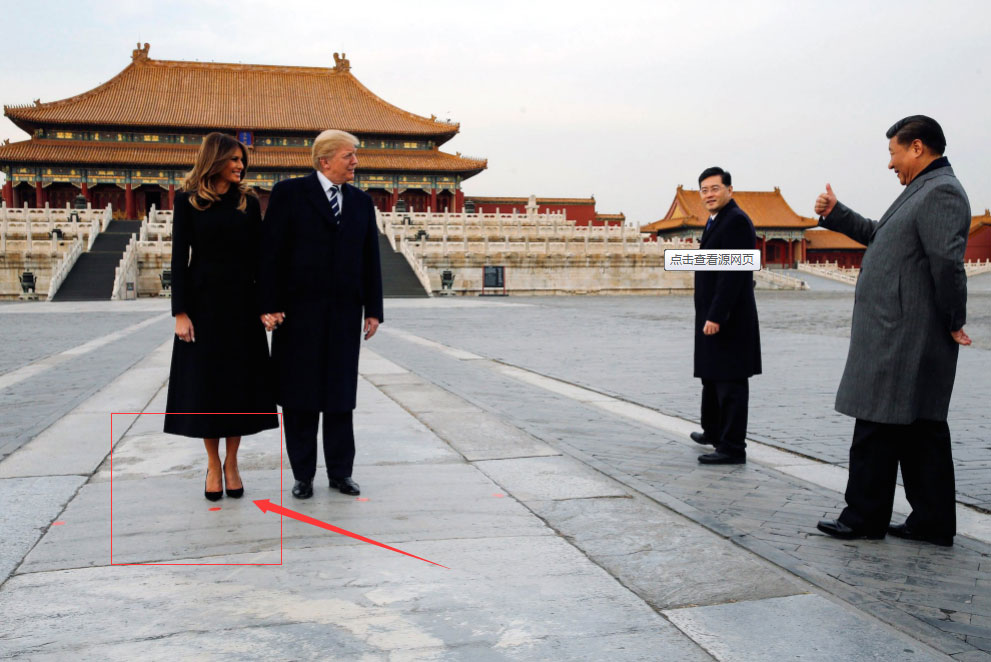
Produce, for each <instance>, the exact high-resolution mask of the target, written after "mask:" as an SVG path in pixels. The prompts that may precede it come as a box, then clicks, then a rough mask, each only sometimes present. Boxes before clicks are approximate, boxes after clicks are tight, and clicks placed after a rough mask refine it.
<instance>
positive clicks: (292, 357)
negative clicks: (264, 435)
mask: <svg viewBox="0 0 991 662" xmlns="http://www.w3.org/2000/svg"><path fill="white" fill-rule="evenodd" d="M357 147H358V139H357V138H356V137H354V136H352V135H351V134H349V133H345V132H343V131H335V130H330V131H324V132H323V133H321V134H320V135H319V136H317V138H316V140H315V141H314V143H313V167H314V168H315V170H316V172H313V173H311V174H309V175H307V176H305V177H299V178H296V179H288V180H285V181H281V182H279V183H278V184H276V185H275V186H274V187H273V188H272V195H271V197H270V198H269V203H268V210H267V211H266V214H265V221H264V222H263V223H262V240H263V244H262V248H261V264H260V267H259V276H258V280H259V296H260V307H261V310H262V311H263V313H262V316H261V318H262V322H263V323H264V324H265V326H266V328H268V329H275V331H274V333H273V336H272V360H273V362H274V364H275V373H276V388H277V401H278V403H279V404H280V405H282V416H283V421H284V423H285V435H286V451H287V452H288V454H289V462H290V464H291V465H292V470H293V476H294V477H295V479H296V482H295V484H294V485H293V489H292V494H293V496H294V497H296V498H299V499H307V498H309V497H311V496H313V477H314V475H315V474H316V469H317V425H318V422H319V419H320V414H321V413H323V452H324V461H325V463H326V465H327V477H328V479H329V481H330V487H331V489H337V490H340V491H341V492H342V493H344V494H352V495H356V494H359V493H360V489H359V487H358V484H357V483H356V482H355V481H354V480H353V479H352V478H351V472H352V468H353V464H354V430H353V425H352V418H351V417H352V412H353V410H354V408H355V399H356V398H355V396H356V391H357V388H358V351H359V349H360V346H361V337H360V336H361V334H362V333H363V334H364V337H365V340H368V339H369V338H371V337H372V336H373V335H375V331H376V329H377V328H378V325H379V324H380V323H381V322H382V319H383V317H382V272H381V268H380V265H379V248H378V229H377V227H376V224H375V207H374V205H373V204H372V199H371V198H370V197H369V196H368V194H366V193H365V192H363V191H361V190H359V189H358V188H355V187H354V186H351V185H349V184H348V183H347V182H350V181H353V180H354V169H355V167H356V166H357V165H358V157H357ZM362 317H364V329H363V330H362ZM276 327H277V328H276Z"/></svg>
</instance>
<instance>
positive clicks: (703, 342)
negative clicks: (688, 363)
mask: <svg viewBox="0 0 991 662" xmlns="http://www.w3.org/2000/svg"><path fill="white" fill-rule="evenodd" d="M756 244H757V234H756V233H755V232H754V225H753V223H751V222H750V217H749V216H747V214H746V213H745V212H744V211H743V210H742V209H740V207H739V205H737V204H736V201H735V200H732V199H731V200H730V201H729V202H728V203H727V204H726V206H725V207H723V208H722V209H720V210H719V213H717V214H716V219H715V221H714V222H713V224H712V227H711V228H710V229H709V230H707V231H705V232H703V233H702V239H701V241H700V242H699V248H703V249H707V250H719V249H737V250H739V249H752V248H754V246H756ZM706 320H710V321H713V322H715V323H716V324H719V333H716V334H714V335H711V336H707V335H704V334H703V333H702V327H704V326H705V322H706ZM760 372H761V361H760V328H759V326H758V323H757V302H756V301H755V299H754V276H753V273H752V272H750V271H696V272H695V376H696V377H699V378H701V379H714V380H730V379H746V378H748V377H752V376H753V375H759V374H760Z"/></svg>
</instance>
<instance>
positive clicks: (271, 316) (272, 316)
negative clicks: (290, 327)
mask: <svg viewBox="0 0 991 662" xmlns="http://www.w3.org/2000/svg"><path fill="white" fill-rule="evenodd" d="M285 319H286V314H285V313H265V314H264V315H262V316H261V320H262V324H264V325H265V330H266V331H272V330H274V329H275V327H277V326H279V325H280V324H282V322H284V321H285Z"/></svg>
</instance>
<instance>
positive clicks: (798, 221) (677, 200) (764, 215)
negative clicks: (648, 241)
mask: <svg viewBox="0 0 991 662" xmlns="http://www.w3.org/2000/svg"><path fill="white" fill-rule="evenodd" d="M733 199H734V200H736V204H738V205H740V208H741V209H743V211H745V212H746V213H747V216H749V217H750V220H751V221H753V223H754V227H755V228H760V229H766V230H769V229H772V228H785V229H804V228H811V227H815V226H816V225H817V223H818V222H817V221H816V219H814V218H806V217H804V216H799V215H798V214H796V213H795V212H794V210H792V208H791V207H790V206H788V203H787V202H785V199H784V197H782V195H781V189H779V188H777V187H775V188H774V190H773V191H733ZM708 218H709V212H708V211H707V210H706V208H705V206H704V205H703V204H702V197H701V196H700V195H699V192H698V191H697V190H691V189H687V190H686V189H685V188H684V187H681V186H679V187H678V190H677V191H676V192H675V197H674V201H673V202H672V203H671V207H670V208H669V209H668V213H667V214H665V215H664V218H662V219H660V220H659V221H655V222H654V223H650V224H648V225H644V226H642V227H641V228H640V231H641V232H656V231H658V230H671V229H675V228H680V227H690V228H704V227H705V223H706V221H707V220H708Z"/></svg>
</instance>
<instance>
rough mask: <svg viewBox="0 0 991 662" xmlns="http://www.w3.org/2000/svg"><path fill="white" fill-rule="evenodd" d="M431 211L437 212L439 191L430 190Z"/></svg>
mask: <svg viewBox="0 0 991 662" xmlns="http://www.w3.org/2000/svg"><path fill="white" fill-rule="evenodd" d="M430 211H437V189H436V188H432V189H430Z"/></svg>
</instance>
